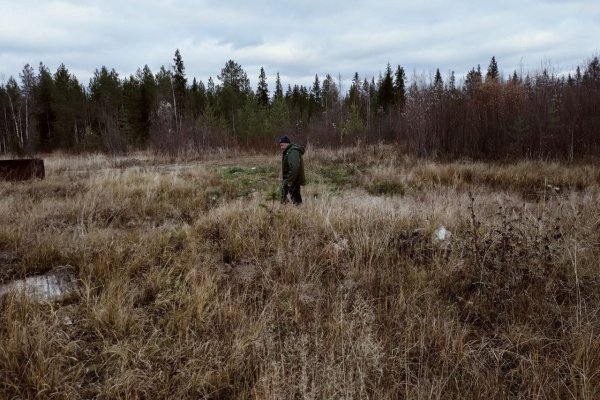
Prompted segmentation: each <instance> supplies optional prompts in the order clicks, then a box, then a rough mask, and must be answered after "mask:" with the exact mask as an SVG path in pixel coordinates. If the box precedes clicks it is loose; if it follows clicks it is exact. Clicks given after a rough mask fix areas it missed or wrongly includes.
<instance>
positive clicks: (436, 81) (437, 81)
mask: <svg viewBox="0 0 600 400" xmlns="http://www.w3.org/2000/svg"><path fill="white" fill-rule="evenodd" d="M433 88H434V89H435V91H436V92H440V91H442V90H443V89H444V80H443V79H442V74H441V73H440V69H439V68H437V69H436V71H435V77H434V78H433Z"/></svg>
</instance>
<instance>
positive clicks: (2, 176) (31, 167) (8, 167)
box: [0, 158, 46, 181]
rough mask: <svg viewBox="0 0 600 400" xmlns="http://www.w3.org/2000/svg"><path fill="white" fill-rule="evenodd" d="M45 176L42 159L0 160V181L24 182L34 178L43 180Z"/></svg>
mask: <svg viewBox="0 0 600 400" xmlns="http://www.w3.org/2000/svg"><path fill="white" fill-rule="evenodd" d="M45 175H46V172H45V169H44V160H42V159H39V158H27V159H21V160H0V180H5V181H26V180H29V179H34V178H39V179H44V176H45Z"/></svg>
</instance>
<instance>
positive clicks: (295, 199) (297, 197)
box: [290, 185, 302, 206]
mask: <svg viewBox="0 0 600 400" xmlns="http://www.w3.org/2000/svg"><path fill="white" fill-rule="evenodd" d="M290 198H291V199H292V203H294V204H295V205H297V206H299V205H300V204H302V195H301V194H300V185H298V186H292V187H290Z"/></svg>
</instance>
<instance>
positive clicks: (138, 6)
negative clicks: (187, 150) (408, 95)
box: [0, 0, 600, 85]
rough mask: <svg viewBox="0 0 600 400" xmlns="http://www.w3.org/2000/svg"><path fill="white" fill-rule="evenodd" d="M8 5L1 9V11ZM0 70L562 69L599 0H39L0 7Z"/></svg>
mask: <svg viewBox="0 0 600 400" xmlns="http://www.w3.org/2000/svg"><path fill="white" fill-rule="evenodd" d="M3 3H4V4H3ZM0 6H1V7H2V9H3V10H4V12H3V13H2V14H1V15H0V73H4V74H5V75H6V76H9V75H14V76H17V75H18V73H19V71H20V70H21V69H22V67H23V65H24V64H25V63H30V64H32V65H37V62H39V61H40V60H41V61H44V63H46V64H47V65H49V66H50V67H51V68H53V69H55V68H56V67H57V66H58V64H59V63H61V62H64V63H65V64H66V65H67V67H68V68H69V69H70V70H71V71H72V72H74V73H76V74H77V76H78V77H79V78H80V80H81V81H83V82H85V83H87V80H88V79H89V77H90V76H91V74H92V73H93V71H94V70H95V69H96V68H98V67H100V66H101V65H107V66H109V67H114V68H115V69H116V70H117V72H119V73H120V74H121V76H127V75H129V74H131V73H134V72H135V70H136V69H137V68H138V67H143V66H144V64H148V65H149V66H150V68H151V69H152V70H153V71H154V72H156V71H157V70H158V68H159V67H160V66H161V65H170V64H172V58H173V52H174V51H175V49H176V48H179V49H180V50H181V52H182V55H183V59H184V62H185V64H186V69H187V73H188V75H189V76H190V77H192V76H196V77H197V78H199V79H202V80H204V81H206V80H207V79H208V77H209V76H213V79H215V77H216V75H218V73H219V71H220V69H221V68H222V66H223V65H224V63H225V62H226V61H227V60H229V59H234V60H235V61H237V62H238V63H240V64H241V65H242V66H243V67H244V68H245V69H246V70H247V73H248V76H249V77H250V79H251V81H252V84H253V85H255V83H256V80H257V76H258V71H259V69H260V67H261V66H264V67H265V70H266V71H267V74H268V75H269V83H270V84H271V85H272V84H273V83H274V80H275V79H274V77H275V73H276V72H278V71H279V72H280V73H281V75H282V80H284V83H286V84H287V83H288V82H290V83H302V84H310V83H311V82H312V81H313V80H314V75H315V74H319V76H320V77H323V76H324V75H325V74H326V73H330V74H332V75H334V76H337V74H338V73H340V74H341V75H342V77H343V79H348V80H349V79H351V76H352V75H353V74H354V72H355V71H356V72H359V74H360V75H361V77H367V78H370V77H371V76H375V77H377V75H378V74H379V72H380V71H383V69H384V68H385V66H386V64H387V63H388V62H390V63H391V64H392V66H393V67H395V65H397V64H401V65H403V66H404V67H405V69H406V70H407V71H411V72H412V71H413V70H414V71H420V72H423V73H425V75H427V74H428V73H429V72H430V71H431V70H435V68H440V70H441V71H444V72H445V71H451V70H454V71H456V72H457V75H460V74H464V72H466V71H467V70H469V69H470V68H471V67H473V66H476V65H477V64H482V67H484V68H485V67H486V66H487V62H489V59H490V58H491V56H496V58H497V60H498V62H499V64H500V68H501V69H503V70H504V71H506V72H507V73H510V72H511V71H512V70H513V69H517V68H520V67H521V65H524V66H525V68H537V67H538V66H539V65H540V63H542V62H544V60H548V59H549V60H552V62H555V63H557V65H559V66H560V68H561V69H564V70H569V69H573V68H574V66H575V65H577V64H578V63H581V62H583V61H584V60H585V59H586V58H588V57H590V56H592V55H593V54H594V52H596V53H597V52H598V44H597V43H598V38H600V24H598V19H599V18H600V5H599V3H598V2H597V1H595V0H577V1H554V0H519V1H517V0H507V1H503V2H502V6H500V5H496V4H492V3H487V2H477V3H476V2H472V1H465V0H462V1H453V2H449V1H443V0H433V1H428V2H423V1H421V2H418V1H417V2H414V1H411V2H408V1H400V2H394V1H385V0H380V1H371V2H370V3H369V5H368V6H367V5H366V3H364V2H359V1H357V0H350V1H341V0H334V1H327V2H319V3H316V2H306V1H304V2H302V1H291V0H284V1H279V2H273V1H269V0H256V1H254V2H246V1H236V0H221V1H207V0H205V1H192V0H170V1H142V0H130V1H121V2H115V1H113V0H105V1H99V0H98V1H89V0H88V1H77V2H76V1H65V0H62V1H49V2H48V1H41V0H22V1H21V2H19V3H16V2H14V1H9V0H0Z"/></svg>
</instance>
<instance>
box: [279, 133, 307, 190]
mask: <svg viewBox="0 0 600 400" xmlns="http://www.w3.org/2000/svg"><path fill="white" fill-rule="evenodd" d="M303 154H304V147H301V146H298V145H297V144H294V143H292V144H290V145H289V146H288V147H287V148H286V149H285V150H284V151H283V156H282V158H281V176H282V177H283V185H284V186H288V187H292V186H303V185H304V184H306V179H305V177H304V163H303V162H302V155H303Z"/></svg>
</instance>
